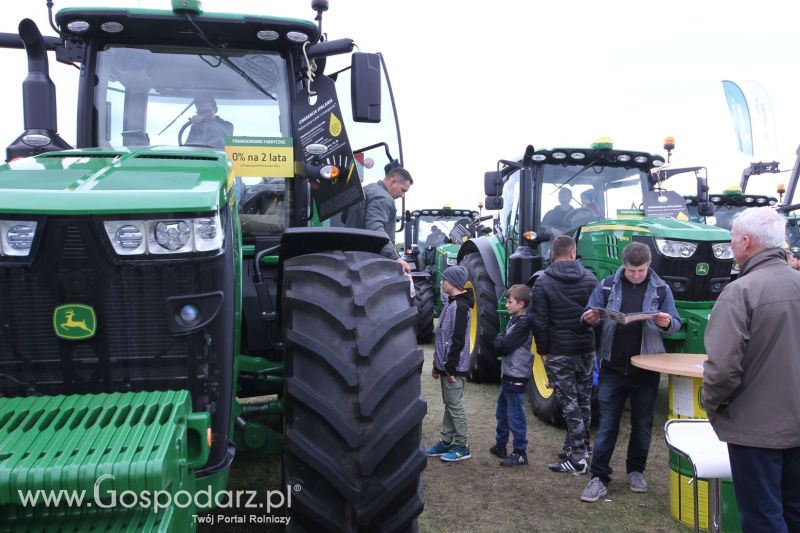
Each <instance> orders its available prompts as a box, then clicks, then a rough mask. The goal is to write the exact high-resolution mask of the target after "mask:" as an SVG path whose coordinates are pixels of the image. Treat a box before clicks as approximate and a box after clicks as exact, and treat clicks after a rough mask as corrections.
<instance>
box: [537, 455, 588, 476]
mask: <svg viewBox="0 0 800 533" xmlns="http://www.w3.org/2000/svg"><path fill="white" fill-rule="evenodd" d="M547 468H549V469H550V471H551V472H563V473H570V474H574V475H576V476H579V475H581V474H585V473H586V472H588V471H589V464H588V463H587V462H586V459H585V458H584V459H581V460H580V461H575V460H573V459H572V458H570V457H568V458H567V459H565V460H563V461H561V462H560V463H553V464H551V465H547Z"/></svg>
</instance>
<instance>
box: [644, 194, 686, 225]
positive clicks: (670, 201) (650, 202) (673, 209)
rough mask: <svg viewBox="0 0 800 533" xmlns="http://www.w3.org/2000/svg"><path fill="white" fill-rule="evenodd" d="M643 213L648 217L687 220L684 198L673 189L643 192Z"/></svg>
mask: <svg viewBox="0 0 800 533" xmlns="http://www.w3.org/2000/svg"><path fill="white" fill-rule="evenodd" d="M644 214H645V216H648V217H660V218H675V219H677V220H684V221H687V220H689V210H688V209H686V200H685V199H684V198H683V196H681V195H680V194H678V193H676V192H675V191H647V192H645V193H644Z"/></svg>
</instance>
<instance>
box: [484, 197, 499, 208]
mask: <svg viewBox="0 0 800 533" xmlns="http://www.w3.org/2000/svg"><path fill="white" fill-rule="evenodd" d="M483 203H484V206H483V207H484V209H487V210H489V211H496V210H498V209H503V197H502V196H487V197H486V200H485V201H484V202H483Z"/></svg>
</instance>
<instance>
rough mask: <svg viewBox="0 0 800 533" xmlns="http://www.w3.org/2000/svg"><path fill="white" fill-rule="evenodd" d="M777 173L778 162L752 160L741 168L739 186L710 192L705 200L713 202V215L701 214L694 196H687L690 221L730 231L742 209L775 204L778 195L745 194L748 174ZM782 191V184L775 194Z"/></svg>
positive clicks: (674, 171)
mask: <svg viewBox="0 0 800 533" xmlns="http://www.w3.org/2000/svg"><path fill="white" fill-rule="evenodd" d="M701 170H704V169H702V167H691V168H687V169H673V170H671V172H672V174H670V175H674V174H676V173H680V172H700V171H701ZM779 172H780V170H779V169H778V162H777V161H771V162H761V161H760V162H757V163H751V164H750V165H749V166H748V167H747V168H745V169H744V171H742V178H741V181H740V183H739V185H738V186H731V187H727V188H726V189H725V190H723V191H722V193H721V194H713V193H712V194H709V196H708V201H709V203H711V204H713V205H714V210H713V214H711V215H707V216H704V215H703V214H701V213H700V209H699V207H700V204H699V202H698V201H697V196H686V197H685V198H686V206H687V208H688V210H689V216H690V218H691V220H692V221H694V222H702V223H705V224H710V225H712V226H717V227H718V228H723V229H726V230H728V231H730V229H731V224H732V222H733V219H734V217H736V215H738V214H739V213H740V212H742V211H744V210H745V209H748V208H750V207H764V206H767V205H769V206H776V205H778V204H779V203H780V200H781V198H776V197H774V196H767V195H764V194H748V193H747V192H746V191H747V184H748V182H749V180H750V177H751V176H755V175H759V174H765V173H772V174H776V173H779ZM785 192H786V191H785V187H784V186H783V185H778V187H777V190H776V193H777V194H778V195H779V196H781V197H782V196H783V194H784V193H785Z"/></svg>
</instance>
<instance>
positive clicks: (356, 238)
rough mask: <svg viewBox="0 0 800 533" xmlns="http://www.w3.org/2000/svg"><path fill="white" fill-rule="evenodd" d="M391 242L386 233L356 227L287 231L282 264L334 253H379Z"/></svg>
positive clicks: (282, 237)
mask: <svg viewBox="0 0 800 533" xmlns="http://www.w3.org/2000/svg"><path fill="white" fill-rule="evenodd" d="M387 242H389V238H388V237H387V236H386V234H385V233H382V232H379V231H369V230H364V229H353V228H341V227H336V228H318V227H312V228H288V229H287V230H286V231H285V232H284V233H283V235H282V236H281V245H280V262H281V264H283V262H284V261H287V260H289V259H291V258H293V257H297V256H299V255H305V254H313V253H318V252H327V251H331V250H341V251H345V252H372V253H375V254H380V253H381V249H382V248H383V246H384V245H385V244H386V243H387Z"/></svg>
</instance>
